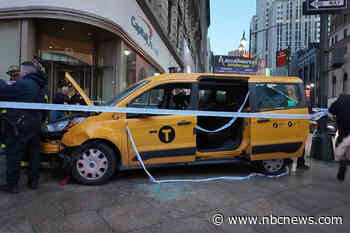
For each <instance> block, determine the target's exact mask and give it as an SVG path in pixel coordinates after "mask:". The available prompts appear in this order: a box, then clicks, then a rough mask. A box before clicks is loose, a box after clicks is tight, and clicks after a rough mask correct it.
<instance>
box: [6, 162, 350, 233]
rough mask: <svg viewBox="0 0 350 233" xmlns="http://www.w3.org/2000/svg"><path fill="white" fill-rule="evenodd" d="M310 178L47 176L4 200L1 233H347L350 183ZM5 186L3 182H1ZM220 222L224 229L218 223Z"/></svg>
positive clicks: (228, 170) (313, 172)
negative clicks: (82, 179) (81, 181)
mask: <svg viewBox="0 0 350 233" xmlns="http://www.w3.org/2000/svg"><path fill="white" fill-rule="evenodd" d="M307 163H308V164H310V165H311V167H312V168H311V169H310V170H308V171H297V172H296V173H292V174H290V175H289V176H285V177H281V178H266V177H254V178H252V179H250V180H245V181H212V182H203V183H167V184H160V185H158V184H153V183H151V182H150V181H149V180H148V178H147V177H146V175H145V174H144V172H143V171H142V170H137V171H127V172H122V173H120V174H118V175H116V176H115V177H114V178H113V179H112V181H111V182H109V183H108V184H106V185H103V186H84V185H78V184H68V185H60V184H59V183H58V181H59V180H58V179H57V178H52V177H51V176H50V175H49V174H48V172H47V171H43V172H42V179H41V186H40V189H38V190H36V191H32V190H30V189H28V188H26V186H25V183H26V177H25V175H23V176H22V179H21V185H20V188H21V191H22V192H21V193H20V194H17V195H9V194H6V193H0V207H1V208H0V232H11V233H12V232H26V233H27V232H33V233H44V232H84V233H85V232H95V233H96V232H99V233H100V232H101V233H102V232H179V233H180V232H259V233H265V232H266V233H267V232H291V233H292V232H300V233H301V232H348V228H349V222H348V219H349V218H350V213H349V211H348V209H349V207H350V200H349V193H350V185H349V184H350V183H349V179H347V180H346V181H345V182H344V183H340V182H338V181H337V180H336V177H335V176H336V172H337V164H336V163H334V162H321V161H316V160H312V159H308V160H307ZM250 172H253V169H252V168H251V167H249V166H247V165H245V164H221V165H220V164H219V165H218V164H216V165H205V166H195V167H177V168H161V169H152V170H151V173H152V175H154V176H155V177H156V178H158V179H170V178H172V179H174V178H178V179H186V178H187V179H190V178H206V177H217V176H245V175H247V174H249V173H250ZM1 179H2V183H3V182H4V176H2V177H1ZM217 213H220V214H223V215H224V216H225V217H226V219H225V220H224V222H223V223H222V224H221V225H220V226H216V225H214V224H213V220H212V219H213V216H214V215H215V214H217ZM270 215H273V216H290V217H292V216H297V217H300V216H341V217H343V224H334V225H307V224H298V225H292V224H265V225H262V224H246V225H243V224H229V222H228V221H227V218H228V217H229V216H260V217H261V216H270Z"/></svg>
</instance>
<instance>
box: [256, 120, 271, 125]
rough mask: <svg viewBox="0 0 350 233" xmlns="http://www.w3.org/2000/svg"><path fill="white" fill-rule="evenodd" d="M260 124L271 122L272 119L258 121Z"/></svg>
mask: <svg viewBox="0 0 350 233" xmlns="http://www.w3.org/2000/svg"><path fill="white" fill-rule="evenodd" d="M256 122H257V123H258V124H261V123H267V122H270V119H260V120H257V121H256Z"/></svg>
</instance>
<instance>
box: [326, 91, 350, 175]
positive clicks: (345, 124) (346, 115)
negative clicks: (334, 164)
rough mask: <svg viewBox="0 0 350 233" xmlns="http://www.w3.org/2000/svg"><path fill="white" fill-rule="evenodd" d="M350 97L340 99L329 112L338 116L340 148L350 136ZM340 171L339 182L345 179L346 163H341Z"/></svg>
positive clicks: (343, 96) (337, 143)
mask: <svg viewBox="0 0 350 233" xmlns="http://www.w3.org/2000/svg"><path fill="white" fill-rule="evenodd" d="M349 106H350V95H341V96H339V98H338V99H337V100H336V101H335V102H334V103H333V104H332V105H331V107H330V108H329V112H330V113H331V114H333V115H335V116H336V121H337V127H338V132H339V136H338V138H337V141H336V143H335V145H336V146H338V145H339V144H340V143H341V142H342V141H343V139H344V138H345V137H347V136H349V135H350V108H349ZM339 165H340V166H339V171H338V175H337V178H338V179H339V180H344V179H345V174H346V170H347V168H346V166H347V162H346V161H340V164H339Z"/></svg>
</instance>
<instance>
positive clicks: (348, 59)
mask: <svg viewBox="0 0 350 233" xmlns="http://www.w3.org/2000/svg"><path fill="white" fill-rule="evenodd" d="M329 48H330V54H329V56H330V59H329V67H330V72H329V73H328V78H329V89H328V97H329V98H330V100H331V101H332V100H334V99H335V98H337V97H338V96H339V95H340V94H342V93H345V94H350V84H349V81H348V80H349V77H348V76H349V75H350V10H347V11H345V12H344V13H342V14H337V15H335V16H333V17H332V18H331V32H330V36H329ZM339 48H343V49H344V51H345V53H344V54H342V53H339V50H338V49H339ZM336 53H338V54H337V55H338V57H339V58H340V59H341V61H342V64H341V65H338V66H336V67H334V62H333V57H334V55H336Z"/></svg>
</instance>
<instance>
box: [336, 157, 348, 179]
mask: <svg viewBox="0 0 350 233" xmlns="http://www.w3.org/2000/svg"><path fill="white" fill-rule="evenodd" d="M346 170H347V167H346V162H345V161H340V162H339V170H338V174H337V179H338V180H339V181H344V180H345V175H346Z"/></svg>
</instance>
